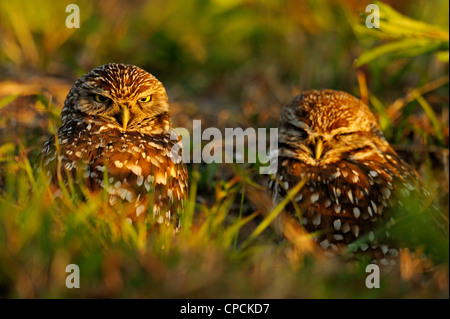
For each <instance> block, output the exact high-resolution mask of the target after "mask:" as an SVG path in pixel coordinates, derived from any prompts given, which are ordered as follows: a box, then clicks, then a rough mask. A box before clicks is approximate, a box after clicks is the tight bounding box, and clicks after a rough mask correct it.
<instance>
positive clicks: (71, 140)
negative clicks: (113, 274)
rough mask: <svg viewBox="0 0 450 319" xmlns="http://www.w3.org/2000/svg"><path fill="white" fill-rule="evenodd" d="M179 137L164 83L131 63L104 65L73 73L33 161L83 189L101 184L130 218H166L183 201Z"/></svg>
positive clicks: (184, 179)
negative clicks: (57, 123)
mask: <svg viewBox="0 0 450 319" xmlns="http://www.w3.org/2000/svg"><path fill="white" fill-rule="evenodd" d="M180 151H181V141H180V137H179V136H178V135H177V133H176V132H175V131H174V130H173V129H172V123H171V119H170V114H169V101H168V97H167V94H166V91H165V88H164V86H163V85H162V83H161V82H160V81H158V80H157V79H156V78H155V77H154V76H153V75H151V74H150V73H148V72H146V71H145V70H143V69H141V68H138V67H136V66H133V65H125V64H116V63H111V64H106V65H103V66H100V67H98V68H96V69H94V70H92V71H90V72H88V73H87V74H85V75H83V76H82V77H81V78H80V79H78V80H77V81H76V82H75V84H74V86H73V87H72V88H71V90H70V92H69V94H68V95H67V98H66V100H65V103H64V107H63V109H62V112H61V127H60V128H59V129H58V134H57V141H55V137H54V136H52V137H51V138H49V139H48V140H47V142H46V143H45V145H44V148H43V150H42V152H41V162H42V166H43V168H44V169H45V170H46V171H47V173H48V175H49V176H50V177H52V180H53V182H54V184H55V185H58V176H60V179H62V180H63V181H65V182H66V183H67V179H68V177H70V178H71V179H73V181H74V182H75V183H76V182H78V181H79V178H77V177H79V175H82V182H83V183H84V184H85V185H86V186H87V187H88V189H90V190H91V191H97V190H99V189H104V190H106V191H107V192H108V193H109V203H110V204H111V205H112V206H116V205H117V206H116V207H118V206H121V207H122V208H123V209H124V211H125V212H124V214H125V215H126V216H127V217H129V218H131V219H132V220H134V219H137V218H139V216H145V215H146V214H147V212H148V213H150V214H153V216H154V217H155V219H156V220H157V221H158V222H159V223H169V222H170V221H171V219H172V215H173V214H174V213H175V212H176V210H177V209H178V208H180V206H181V205H182V203H183V200H184V199H185V197H186V192H187V186H188V185H187V182H188V174H187V170H186V166H185V164H184V163H183V161H182V158H181V154H180Z"/></svg>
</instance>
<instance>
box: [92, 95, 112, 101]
mask: <svg viewBox="0 0 450 319" xmlns="http://www.w3.org/2000/svg"><path fill="white" fill-rule="evenodd" d="M94 100H95V101H96V102H99V103H107V102H109V101H110V100H111V99H110V98H109V97H106V96H103V95H100V94H95V96H94Z"/></svg>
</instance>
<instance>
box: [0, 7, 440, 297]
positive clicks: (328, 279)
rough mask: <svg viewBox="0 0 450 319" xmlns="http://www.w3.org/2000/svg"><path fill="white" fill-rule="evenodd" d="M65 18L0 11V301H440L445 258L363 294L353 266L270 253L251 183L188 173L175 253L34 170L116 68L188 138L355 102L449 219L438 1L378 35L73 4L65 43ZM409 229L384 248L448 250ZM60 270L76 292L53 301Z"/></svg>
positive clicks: (301, 246) (399, 272)
mask: <svg viewBox="0 0 450 319" xmlns="http://www.w3.org/2000/svg"><path fill="white" fill-rule="evenodd" d="M68 3H69V2H64V1H63V2H61V1H56V2H55V1H51V0H41V1H39V2H35V1H31V0H10V1H1V2H0V192H1V194H0V296H1V297H8V298H24V297H37V298H46V297H151V298H186V297H188V298H193V297H200V298H227V297H228V298H448V249H447V250H446V251H444V250H443V249H438V251H437V256H436V257H435V258H434V259H433V261H434V263H435V264H432V265H429V264H428V262H425V261H423V260H422V259H421V258H420V249H421V248H419V250H418V251H417V252H416V256H414V254H412V253H411V254H409V253H408V252H404V253H402V254H401V256H400V259H401V266H400V268H395V267H394V268H393V269H389V268H388V269H383V272H382V276H381V288H380V289H367V288H366V287H365V286H364V281H365V278H366V275H367V274H366V273H365V266H366V265H367V263H368V260H364V259H361V260H351V261H348V260H345V258H341V257H336V258H331V257H325V256H323V254H321V253H320V251H317V250H315V249H314V245H313V244H311V243H310V239H311V236H309V235H306V234H304V233H303V232H302V229H299V228H300V227H299V226H298V224H297V223H295V222H294V223H291V222H290V221H289V220H284V219H282V221H283V223H284V224H285V229H284V231H283V235H284V238H285V239H284V240H281V239H280V236H279V234H278V232H277V229H276V228H275V229H273V228H271V227H269V224H271V222H272V220H273V219H274V217H276V216H277V215H279V213H280V212H281V209H282V205H281V206H278V207H277V208H275V209H273V210H271V211H267V210H268V208H269V207H270V198H267V196H268V195H267V192H265V191H264V189H265V185H266V183H267V179H266V178H265V176H261V175H258V174H257V167H254V166H245V165H242V166H237V165H219V164H216V165H203V164H202V165H199V166H194V165H191V166H190V167H189V169H190V177H191V178H190V195H189V196H190V197H189V201H188V203H187V205H186V209H185V212H184V214H183V217H182V218H183V219H182V222H183V225H184V227H183V228H182V230H181V232H180V233H179V234H178V235H176V236H172V234H171V233H170V232H169V231H166V230H164V229H160V230H154V229H153V228H152V227H150V226H151V225H152V224H153V221H152V220H151V218H150V217H149V219H148V221H147V222H148V223H147V224H137V225H130V224H128V223H127V222H126V221H124V220H122V219H121V218H120V216H117V214H114V213H113V212H111V211H110V209H109V208H108V206H105V205H104V201H103V199H102V194H86V196H87V197H88V200H87V201H76V200H75V198H73V197H71V196H70V195H69V193H68V194H66V195H64V196H63V198H62V199H61V200H55V199H54V198H53V196H52V194H51V192H50V190H49V188H48V186H47V185H48V184H47V180H46V177H45V176H41V175H40V174H39V173H37V172H36V171H35V170H33V164H34V163H35V160H36V153H37V151H38V150H39V149H40V148H41V147H42V144H43V141H44V140H45V138H46V137H47V136H48V134H53V133H54V132H55V130H56V127H57V126H58V123H59V110H60V108H61V106H62V102H63V100H64V97H65V94H67V91H68V89H69V88H70V86H71V85H72V84H73V81H74V80H75V79H76V78H77V77H79V76H80V75H82V74H84V73H85V72H86V71H88V70H90V69H92V68H94V67H96V66H99V65H101V64H104V63H108V62H124V63H129V64H135V65H138V66H140V67H142V68H144V69H146V70H148V71H150V72H151V73H152V74H154V75H155V76H156V77H157V78H158V79H160V80H161V81H162V82H163V83H164V85H165V86H166V88H167V90H168V94H169V97H170V100H171V108H172V115H173V118H174V123H175V125H176V126H182V127H187V128H188V129H191V128H192V127H190V125H192V119H201V120H202V125H204V126H203V128H205V127H207V126H216V127H219V128H223V127H225V126H226V127H230V126H242V127H246V126H254V127H256V126H257V127H274V126H276V124H277V121H278V115H279V112H280V110H281V107H282V106H283V105H284V104H285V103H286V102H287V101H288V100H289V99H290V98H291V97H292V96H293V95H295V94H297V93H299V92H300V91H302V90H305V89H314V88H332V89H341V90H345V91H348V92H350V93H352V94H354V95H356V96H359V97H361V99H362V100H363V101H365V102H366V103H368V104H369V105H370V107H371V109H372V110H373V111H374V113H375V114H376V116H377V117H378V119H379V121H380V125H381V127H382V129H383V132H384V133H385V136H386V137H387V139H388V140H389V141H390V142H391V143H393V145H394V147H395V148H396V150H397V151H398V152H399V154H400V155H401V156H402V157H403V158H405V159H406V160H407V161H408V162H409V163H410V164H411V165H413V166H414V167H415V168H416V169H417V170H418V171H419V172H420V173H421V175H422V176H423V177H424V180H425V182H426V184H427V185H428V186H429V188H430V190H431V192H432V193H433V194H436V196H435V199H436V204H437V209H438V210H439V211H440V212H442V211H443V212H444V215H446V216H447V218H448V144H449V136H448V135H449V129H448V127H449V124H448V104H449V101H448V23H449V15H448V8H449V3H448V1H446V0H432V1H425V0H415V1H386V3H387V4H385V3H382V2H377V4H378V5H379V7H380V11H381V16H380V18H381V28H380V29H367V28H366V27H365V25H364V21H365V16H366V15H367V13H366V12H365V7H366V5H367V4H369V3H371V1H359V0H352V1H338V0H319V1H312V0H311V1H309V0H305V1H296V0H284V1H270V0H264V1H254V0H232V1H231V0H230V1H226V0H211V1H205V0H192V1H163V0H152V1H144V0H133V1H127V2H125V1H118V0H114V1H95V2H93V1H87V0H84V1H83V0H80V1H76V4H77V5H79V7H80V14H81V27H80V28H79V29H68V28H66V26H65V20H66V17H67V15H68V13H66V12H65V7H66V5H67V4H68ZM400 12H401V13H400ZM299 187H301V184H300V185H299ZM407 202H408V205H406V206H407V207H406V208H405V209H406V210H413V211H414V209H415V208H416V207H418V205H419V204H418V203H417V199H410V200H408V201H407ZM278 217H280V216H278ZM422 217H423V215H420V216H419V217H418V218H411V221H410V222H408V223H399V224H400V227H399V230H398V231H399V233H400V234H403V235H402V236H404V237H407V236H408V229H409V228H410V226H411V225H414V227H415V228H417V229H419V230H420V231H422V232H423V234H420V233H419V235H422V236H419V237H421V239H422V242H424V243H425V244H427V245H428V246H430V245H438V246H439V248H442V247H444V248H446V247H448V242H447V243H445V242H444V243H442V242H441V240H442V238H441V237H439V236H436V234H435V233H434V232H432V231H430V230H429V228H428V227H425V226H424V225H428V222H429V220H426V221H424V220H423V219H422ZM286 225H287V226H286ZM405 228H406V231H405ZM406 239H407V238H406ZM311 245H312V247H311ZM446 245H447V246H446ZM429 262H431V261H429ZM70 263H75V264H78V265H79V266H80V268H81V269H82V278H81V287H82V288H81V289H77V290H75V289H72V290H69V289H67V288H66V287H65V277H66V273H65V267H66V265H68V264H70Z"/></svg>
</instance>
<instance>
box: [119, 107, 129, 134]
mask: <svg viewBox="0 0 450 319" xmlns="http://www.w3.org/2000/svg"><path fill="white" fill-rule="evenodd" d="M120 117H121V118H122V127H123V129H124V130H126V129H127V125H128V121H129V120H130V110H129V109H128V107H127V106H123V107H122V109H121V111H120Z"/></svg>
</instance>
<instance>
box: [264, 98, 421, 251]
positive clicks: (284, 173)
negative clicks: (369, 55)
mask: <svg viewBox="0 0 450 319" xmlns="http://www.w3.org/2000/svg"><path fill="white" fill-rule="evenodd" d="M303 179H306V184H305V185H304V186H303V187H302V188H301V190H300V191H299V193H298V194H297V195H296V196H295V199H294V202H295V203H296V205H297V206H298V208H299V211H300V213H301V216H299V218H300V222H301V224H303V225H304V227H305V229H306V230H308V231H309V232H317V233H316V234H317V237H316V238H317V239H318V243H319V244H320V245H321V246H322V247H323V248H325V249H327V250H332V251H333V250H334V251H341V250H342V248H346V247H347V245H348V244H350V243H352V242H354V241H355V240H356V239H358V238H361V237H362V236H367V237H368V239H369V243H364V244H361V245H360V246H359V249H360V250H363V251H366V250H373V251H377V254H380V256H378V257H383V255H386V254H395V253H396V252H395V251H394V250H391V249H390V247H389V246H388V245H386V243H388V242H389V241H388V240H386V238H384V239H381V238H380V237H379V235H377V234H376V232H375V231H376V229H377V227H378V226H380V225H382V224H389V223H391V222H394V220H392V216H390V215H389V209H390V208H392V207H401V206H402V205H403V203H402V202H401V201H400V200H399V198H398V197H397V196H396V195H398V194H399V191H401V192H402V194H403V195H405V196H407V195H408V193H409V192H411V191H413V190H416V189H419V190H422V187H421V186H420V181H419V178H418V176H417V175H416V173H415V172H414V171H413V170H412V169H410V168H409V167H408V165H407V164H406V163H404V162H403V161H402V160H401V159H400V158H399V157H398V155H397V154H396V152H395V151H394V150H393V149H392V148H391V146H390V145H389V144H388V142H387V141H386V140H385V138H384V137H383V134H382V132H381V130H380V128H379V126H378V124H377V121H376V119H375V117H374V115H373V114H372V113H371V111H370V110H369V108H368V107H367V106H366V105H365V104H364V103H362V102H361V101H360V100H358V99H357V98H355V97H353V96H352V95H350V94H347V93H345V92H339V91H332V90H322V91H307V92H304V93H303V94H300V95H298V96H297V97H295V98H294V99H292V100H291V101H290V102H289V103H288V104H287V105H286V107H285V108H284V110H283V112H282V114H281V117H280V128H279V150H278V170H277V174H276V180H274V181H272V183H271V189H272V195H273V197H274V200H275V202H280V201H281V200H282V199H283V198H284V197H285V196H286V194H287V191H288V190H289V189H290V188H291V187H293V186H295V185H296V184H297V183H298V182H299V181H301V180H303ZM400 188H401V190H400ZM285 210H287V211H288V212H290V213H292V214H297V210H296V209H295V205H293V204H292V203H291V204H288V205H287V206H286V208H285ZM383 235H384V237H387V239H388V238H389V232H387V233H386V232H384V234H383Z"/></svg>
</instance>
